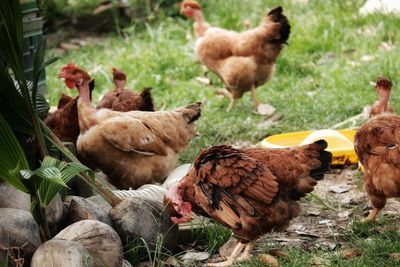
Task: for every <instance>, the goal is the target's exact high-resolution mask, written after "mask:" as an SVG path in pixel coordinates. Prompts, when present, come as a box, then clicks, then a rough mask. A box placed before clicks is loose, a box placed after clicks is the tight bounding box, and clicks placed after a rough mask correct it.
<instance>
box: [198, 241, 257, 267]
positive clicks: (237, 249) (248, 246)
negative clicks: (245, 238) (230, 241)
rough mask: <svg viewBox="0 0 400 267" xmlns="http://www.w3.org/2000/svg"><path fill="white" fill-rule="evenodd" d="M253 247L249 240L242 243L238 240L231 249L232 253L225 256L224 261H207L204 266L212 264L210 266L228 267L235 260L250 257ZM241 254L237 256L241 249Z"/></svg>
mask: <svg viewBox="0 0 400 267" xmlns="http://www.w3.org/2000/svg"><path fill="white" fill-rule="evenodd" d="M253 247H254V243H253V242H250V243H248V244H244V243H241V242H239V243H238V244H237V245H236V247H235V249H234V250H233V251H232V254H231V255H230V256H229V257H228V258H227V260H226V261H223V262H217V263H208V264H207V265H206V266H212V267H228V266H232V265H233V264H234V263H235V262H237V261H243V260H246V259H248V258H250V257H251V254H250V252H251V251H252V249H253ZM243 249H244V252H243V254H242V255H241V256H240V257H239V255H240V253H241V252H242V251H243Z"/></svg>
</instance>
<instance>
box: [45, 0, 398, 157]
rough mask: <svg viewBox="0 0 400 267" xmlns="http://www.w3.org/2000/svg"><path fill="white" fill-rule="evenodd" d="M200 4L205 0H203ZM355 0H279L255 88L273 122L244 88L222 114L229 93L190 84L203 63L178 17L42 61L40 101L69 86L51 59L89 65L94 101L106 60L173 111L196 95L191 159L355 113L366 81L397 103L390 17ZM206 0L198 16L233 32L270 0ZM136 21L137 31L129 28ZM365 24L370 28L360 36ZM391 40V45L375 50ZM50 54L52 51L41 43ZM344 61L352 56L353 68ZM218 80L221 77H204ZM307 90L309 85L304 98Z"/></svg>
mask: <svg viewBox="0 0 400 267" xmlns="http://www.w3.org/2000/svg"><path fill="white" fill-rule="evenodd" d="M204 2H205V1H204ZM338 2H340V3H338ZM362 2H363V1H309V4H308V5H304V4H296V3H295V1H285V3H284V4H283V6H284V9H285V14H286V15H287V16H288V18H289V20H290V22H291V25H292V34H291V36H290V39H289V46H287V47H285V49H284V50H283V53H282V54H281V56H280V58H279V60H278V63H277V69H276V73H275V76H274V77H273V79H272V80H271V81H269V82H268V83H266V84H265V85H263V86H261V87H259V88H258V90H257V92H258V96H259V98H260V99H261V100H263V101H268V102H270V103H271V104H272V105H273V106H275V107H276V108H277V111H278V113H281V114H284V118H283V120H281V121H279V122H278V123H276V124H275V125H273V126H272V127H268V126H264V125H262V124H260V123H261V122H262V121H263V120H264V118H263V117H262V116H260V115H257V114H254V112H253V106H252V101H251V97H250V94H246V95H245V96H244V97H243V98H242V99H241V100H240V101H239V103H238V105H237V106H236V107H235V108H234V110H233V111H232V112H231V113H227V112H225V109H226V107H227V105H228V102H229V100H228V99H221V98H220V97H218V96H217V95H216V94H215V89H214V88H212V87H207V86H204V85H202V84H199V83H198V82H197V81H196V80H195V77H197V76H202V75H203V74H204V70H203V68H202V67H201V65H199V64H198V63H197V62H196V57H195V55H194V52H193V44H194V37H193V33H192V23H191V22H189V21H187V20H185V19H183V18H181V17H175V18H166V19H163V20H159V21H158V22H156V23H153V24H146V25H145V27H141V26H140V25H138V24H136V25H132V26H131V27H130V28H127V29H125V32H126V34H127V37H126V38H125V39H124V38H122V37H119V36H117V35H116V34H109V35H107V36H106V37H104V38H103V39H100V40H99V41H94V42H92V43H90V44H89V45H88V46H86V47H84V48H81V49H79V50H74V51H70V52H68V53H67V54H66V55H65V56H64V57H63V58H62V59H61V60H59V61H58V62H57V63H56V64H53V65H51V66H50V67H49V68H48V69H47V83H48V88H49V99H50V102H51V104H53V105H55V104H56V103H57V101H58V98H59V96H60V94H61V92H68V94H73V95H75V94H76V91H69V90H68V89H66V87H65V86H64V84H63V83H62V82H61V81H60V80H59V79H57V73H58V71H59V68H60V66H62V65H63V64H66V63H68V62H70V61H73V62H75V63H76V64H78V65H79V66H82V67H83V68H85V69H87V70H89V71H90V73H91V74H92V76H93V77H94V78H95V79H96V89H95V90H96V91H95V92H94V102H96V101H97V100H98V99H99V97H100V96H101V95H102V94H104V93H105V92H107V91H108V90H110V89H112V88H113V86H112V81H111V75H110V69H111V67H113V66H114V67H117V68H120V69H122V70H124V71H125V72H126V73H127V74H128V88H134V89H136V90H140V89H141V88H142V87H145V86H151V87H153V88H154V90H153V95H154V98H155V103H156V105H157V107H158V108H160V107H163V106H165V107H166V109H173V108H175V107H178V106H182V105H186V104H188V103H191V102H195V101H203V102H204V106H203V115H202V117H201V119H200V120H199V121H198V132H199V134H200V136H199V137H198V138H197V139H195V140H194V141H193V142H192V145H191V146H190V148H189V150H188V152H187V153H185V154H184V155H182V157H181V161H182V162H187V161H191V160H192V159H193V158H194V156H195V155H196V154H197V153H198V151H199V150H200V149H202V148H204V147H209V146H212V145H216V144H221V143H228V144H232V143H235V142H237V141H250V142H251V143H256V142H259V141H260V140H262V139H263V138H264V137H265V136H268V135H271V134H276V133H281V132H287V131H296V130H306V129H321V128H326V127H329V126H331V125H334V124H336V123H338V122H340V121H343V120H344V119H346V118H348V117H350V116H352V115H355V114H358V113H359V112H361V111H362V108H363V107H364V106H365V105H367V104H371V103H372V102H373V101H374V100H375V98H376V96H375V91H374V90H373V87H372V86H371V85H370V81H374V80H375V79H376V77H377V76H378V75H386V76H388V77H390V78H392V79H393V81H394V84H395V86H394V88H395V89H394V93H393V96H392V100H391V103H392V105H393V106H394V108H395V109H397V110H400V105H399V101H398V100H399V97H398V95H399V94H397V93H396V92H397V90H398V89H397V88H396V87H397V86H396V85H397V84H398V81H399V75H398V69H400V68H399V67H400V53H399V48H398V46H396V45H397V44H398V42H399V39H400V37H399V35H398V32H397V31H396V29H397V25H399V23H400V20H399V19H398V18H394V17H390V16H383V15H373V16H368V17H365V18H362V17H359V16H358V15H357V10H358V8H359V7H360V5H361V4H362ZM252 3H254V4H253V5H250V4H249V2H247V1H234V0H230V1H208V2H205V5H204V13H205V17H206V18H207V19H208V21H209V22H210V23H212V24H213V25H217V26H222V27H226V28H231V29H235V30H240V29H241V28H242V25H241V21H242V20H243V19H245V18H247V19H249V20H251V21H252V23H253V24H254V25H255V24H257V23H258V22H259V21H260V20H261V18H262V17H263V15H264V14H265V13H266V12H267V10H268V9H269V8H271V7H274V6H276V5H277V3H278V1H261V0H255V1H252ZM139 28H144V30H138V29H139ZM365 29H374V31H376V33H375V34H374V35H373V36H369V35H366V34H362V31H364V30H365ZM388 38H391V40H392V42H393V44H394V45H395V48H394V49H393V50H391V51H384V50H380V49H378V46H379V44H380V43H381V42H382V41H387V40H388ZM49 54H51V55H54V54H56V50H50V51H49ZM364 55H375V56H376V60H374V61H372V62H360V58H361V57H362V56H364ZM350 61H355V62H358V63H359V64H360V65H359V66H357V67H353V66H351V64H349V62H350ZM209 77H211V78H212V79H213V81H214V83H216V84H217V85H218V86H220V85H221V83H220V81H219V80H218V79H217V78H216V76H215V75H209ZM307 92H314V93H315V95H314V96H312V97H310V96H308V95H307Z"/></svg>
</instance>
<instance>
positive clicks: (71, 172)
mask: <svg viewBox="0 0 400 267" xmlns="http://www.w3.org/2000/svg"><path fill="white" fill-rule="evenodd" d="M38 171H39V173H38ZM34 172H35V175H38V176H39V177H41V178H43V180H42V181H41V183H40V185H39V190H38V193H39V198H40V200H41V205H42V207H46V206H47V205H48V204H49V203H50V201H51V200H52V199H53V198H54V196H55V195H56V194H57V193H58V192H59V191H60V190H61V189H62V188H63V187H67V185H66V184H67V183H68V182H69V181H70V180H71V179H72V178H74V177H75V176H77V175H78V174H79V173H82V172H87V173H91V175H93V171H92V170H91V169H89V168H88V167H86V166H84V165H82V164H79V163H75V162H70V163H67V162H65V161H61V160H58V159H56V158H52V157H45V158H44V160H43V162H42V166H41V167H40V168H39V169H37V170H35V171H34Z"/></svg>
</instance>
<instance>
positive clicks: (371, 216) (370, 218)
mask: <svg viewBox="0 0 400 267" xmlns="http://www.w3.org/2000/svg"><path fill="white" fill-rule="evenodd" d="M380 211H381V209H378V208H375V207H374V208H373V209H372V211H371V212H370V213H369V214H368V217H367V218H365V219H363V220H362V222H372V221H375V219H376V216H377V215H378V213H379V212H380Z"/></svg>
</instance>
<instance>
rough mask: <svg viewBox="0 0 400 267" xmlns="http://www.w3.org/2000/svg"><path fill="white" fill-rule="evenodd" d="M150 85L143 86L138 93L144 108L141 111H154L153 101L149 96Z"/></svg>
mask: <svg viewBox="0 0 400 267" xmlns="http://www.w3.org/2000/svg"><path fill="white" fill-rule="evenodd" d="M151 89H152V88H151V87H145V88H144V89H143V91H142V92H141V93H140V96H141V97H142V99H143V104H144V109H143V111H154V110H155V108H154V103H153V98H152V96H151Z"/></svg>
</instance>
